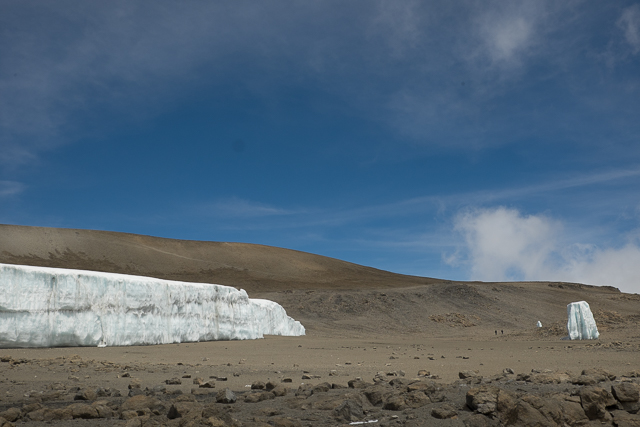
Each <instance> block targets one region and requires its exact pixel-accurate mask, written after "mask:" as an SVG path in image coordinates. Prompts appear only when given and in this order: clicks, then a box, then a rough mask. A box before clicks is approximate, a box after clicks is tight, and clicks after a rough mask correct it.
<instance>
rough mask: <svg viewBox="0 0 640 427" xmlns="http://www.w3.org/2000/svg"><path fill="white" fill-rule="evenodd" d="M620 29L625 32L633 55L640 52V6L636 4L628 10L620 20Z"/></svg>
mask: <svg viewBox="0 0 640 427" xmlns="http://www.w3.org/2000/svg"><path fill="white" fill-rule="evenodd" d="M618 27H619V28H620V29H621V30H622V31H623V32H624V37H625V39H626V41H627V43H629V46H630V47H631V51H632V52H633V54H634V55H635V54H637V53H639V52H640V5H638V4H634V5H632V6H629V7H628V8H626V9H625V10H624V11H623V12H622V15H621V16H620V19H618Z"/></svg>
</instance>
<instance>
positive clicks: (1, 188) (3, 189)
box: [0, 181, 27, 197]
mask: <svg viewBox="0 0 640 427" xmlns="http://www.w3.org/2000/svg"><path fill="white" fill-rule="evenodd" d="M26 188H27V187H26V186H25V185H24V184H23V183H21V182H15V181H0V197H9V196H15V195H17V194H20V193H22V192H23V191H24V190H25V189H26Z"/></svg>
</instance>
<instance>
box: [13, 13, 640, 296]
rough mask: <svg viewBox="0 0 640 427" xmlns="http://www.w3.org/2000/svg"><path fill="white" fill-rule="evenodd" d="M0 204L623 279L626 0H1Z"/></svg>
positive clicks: (460, 270) (628, 164)
mask: <svg viewBox="0 0 640 427" xmlns="http://www.w3.org/2000/svg"><path fill="white" fill-rule="evenodd" d="M0 58H1V59H0V222H2V223H9V224H22V225H36V226H49V227H68V228H87V229H101V230H113V231H123V232H132V233H141V234H150V235H155V236H161V237H171V238H179V239H196V240H214V241H239V242H249V243H260V244H266V245H273V246H281V247H286V248H291V249H297V250H302V251H308V252H312V253H317V254H322V255H327V256H331V257H335V258H340V259H344V260H347V261H352V262H356V263H359V264H364V265H369V266H373V267H377V268H381V269H386V270H391V271H394V272H398V273H406V274H416V275H423V276H431V277H440V278H446V279H458V280H472V279H479V280H511V279H515V280H521V279H526V280H568V281H580V282H585V283H592V284H599V285H614V286H618V287H620V288H621V289H623V290H626V291H631V292H640V221H639V220H640V194H639V192H638V189H639V188H640V3H638V2H625V1H618V2H605V3H603V2H583V1H566V2H551V1H549V2H545V1H532V2H519V1H515V2H502V1H495V2H491V1H489V2H481V3H478V2H471V1H469V2H464V1H461V2H455V3H451V2H445V1H441V2H439V1H432V2H418V1H404V2H392V1H374V0H367V1H364V0H362V1H352V2H339V1H319V2H294V1H271V2H249V1H234V2H217V1H216V2H214V1H187V2H173V1H163V0H157V1H135V2H131V1H126V2H125V1H122V2H118V1H114V2H97V1H96V2H92V1H64V0H62V1H57V2H55V3H52V2H48V1H29V0H27V1H25V0H19V1H18V0H16V1H11V0H1V1H0Z"/></svg>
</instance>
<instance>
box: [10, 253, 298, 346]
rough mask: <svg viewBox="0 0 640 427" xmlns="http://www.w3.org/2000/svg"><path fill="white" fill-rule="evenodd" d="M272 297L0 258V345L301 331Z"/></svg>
mask: <svg viewBox="0 0 640 427" xmlns="http://www.w3.org/2000/svg"><path fill="white" fill-rule="evenodd" d="M304 334H305V329H304V326H302V324H301V323H300V322H298V321H296V320H294V319H292V318H291V317H289V316H288V315H287V313H286V311H285V310H284V308H283V307H282V306H280V305H279V304H277V303H275V302H273V301H268V300H263V299H251V298H249V296H248V295H247V293H246V292H245V291H244V290H242V289H241V290H238V289H236V288H233V287H230V286H222V285H213V284H203V283H189V282H178V281H171V280H161V279H155V278H151V277H143V276H133V275H126V274H115V273H101V272H94V271H84V270H70V269H63V268H49V267H32V266H24V265H11V264H0V348H17V347H67V346H99V347H104V346H127V345H149V344H170V343H180V342H198V341H214V340H245V339H256V338H263V337H264V335H285V336H300V335H304Z"/></svg>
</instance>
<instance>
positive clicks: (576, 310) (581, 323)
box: [567, 301, 600, 340]
mask: <svg viewBox="0 0 640 427" xmlns="http://www.w3.org/2000/svg"><path fill="white" fill-rule="evenodd" d="M567 317H568V321H567V331H568V332H569V338H570V339H572V340H594V339H598V337H599V336H600V334H599V333H598V327H597V326H596V321H595V320H594V318H593V313H591V309H590V308H589V304H588V303H587V302H586V301H579V302H572V303H570V304H568V305H567Z"/></svg>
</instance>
